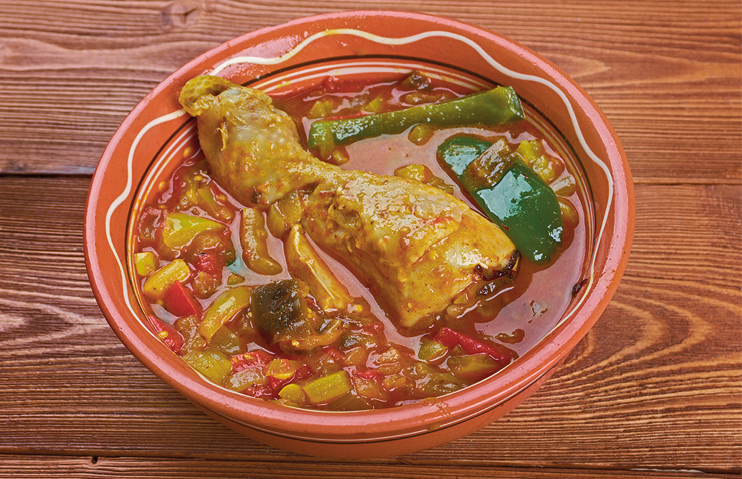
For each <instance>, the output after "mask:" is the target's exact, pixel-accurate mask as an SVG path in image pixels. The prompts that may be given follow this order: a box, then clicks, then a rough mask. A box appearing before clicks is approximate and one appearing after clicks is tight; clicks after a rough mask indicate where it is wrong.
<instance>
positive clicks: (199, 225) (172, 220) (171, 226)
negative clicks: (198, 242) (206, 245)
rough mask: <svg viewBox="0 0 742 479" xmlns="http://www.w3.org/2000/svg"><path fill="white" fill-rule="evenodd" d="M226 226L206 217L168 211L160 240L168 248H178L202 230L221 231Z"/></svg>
mask: <svg viewBox="0 0 742 479" xmlns="http://www.w3.org/2000/svg"><path fill="white" fill-rule="evenodd" d="M226 228H227V227H226V225H223V224H222V223H218V222H216V221H214V220H210V219H208V218H203V217H200V216H193V215H188V214H185V213H170V214H168V215H167V218H166V219H165V224H164V225H163V227H162V242H163V243H164V244H165V246H167V247H168V248H170V249H180V248H183V247H184V246H186V245H187V244H188V243H190V242H191V240H193V238H195V237H196V236H198V235H199V234H200V233H203V232H204V231H223V230H224V229H226Z"/></svg>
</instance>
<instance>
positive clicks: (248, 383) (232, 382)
mask: <svg viewBox="0 0 742 479" xmlns="http://www.w3.org/2000/svg"><path fill="white" fill-rule="evenodd" d="M267 383H268V379H267V378H266V377H265V376H264V375H263V372H262V371H261V370H260V369H259V368H246V369H241V370H239V371H237V372H235V373H232V374H229V375H228V376H226V377H225V378H224V381H223V383H222V384H223V386H224V387H226V388H229V389H233V390H235V391H240V392H242V391H245V390H246V389H249V388H254V387H256V386H263V385H265V384H267Z"/></svg>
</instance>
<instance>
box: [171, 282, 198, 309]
mask: <svg viewBox="0 0 742 479" xmlns="http://www.w3.org/2000/svg"><path fill="white" fill-rule="evenodd" d="M163 303H164V304H163V305H164V306H165V309H167V310H168V311H169V312H170V313H172V314H174V315H175V316H190V315H199V314H201V303H199V302H198V300H196V298H194V297H193V293H192V292H191V290H190V289H188V288H186V287H185V286H183V283H181V282H179V281H176V282H174V283H173V284H172V285H171V286H170V287H169V288H168V289H167V291H165V295H164V296H163Z"/></svg>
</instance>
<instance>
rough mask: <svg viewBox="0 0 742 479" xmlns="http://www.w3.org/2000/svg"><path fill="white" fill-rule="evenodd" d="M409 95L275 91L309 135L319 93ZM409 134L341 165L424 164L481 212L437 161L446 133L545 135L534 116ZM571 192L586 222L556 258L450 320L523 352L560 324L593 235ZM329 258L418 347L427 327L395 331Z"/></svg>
mask: <svg viewBox="0 0 742 479" xmlns="http://www.w3.org/2000/svg"><path fill="white" fill-rule="evenodd" d="M432 91H434V92H441V93H442V94H443V95H444V97H446V98H453V97H460V96H463V95H465V94H467V93H470V92H468V91H461V89H460V88H458V89H457V86H456V85H453V86H452V87H451V85H449V84H445V85H442V83H435V82H434V83H433V90H432ZM404 94H405V92H404V91H399V90H398V89H397V88H395V83H392V82H390V83H384V84H376V85H371V86H366V85H362V84H357V83H356V84H347V85H341V86H340V87H339V88H338V91H334V92H333V91H330V92H326V91H324V89H323V88H322V87H319V88H317V89H313V90H308V91H305V92H300V93H298V94H295V95H290V96H283V97H280V98H277V99H276V101H275V103H276V106H278V107H279V108H281V109H284V110H285V111H287V112H288V113H290V114H291V115H292V116H294V118H295V119H296V122H297V125H298V126H299V130H300V134H301V135H302V136H303V138H306V134H307V132H308V131H309V128H310V127H311V124H312V123H313V122H314V121H316V119H310V118H308V117H307V115H308V113H309V110H310V109H311V106H312V105H313V104H314V102H315V101H317V100H320V99H322V98H326V97H335V98H339V99H340V100H339V101H337V102H336V103H338V104H340V105H344V106H346V107H347V106H349V105H351V104H352V101H353V98H354V97H366V98H368V97H373V96H375V95H380V96H382V97H384V98H385V99H386V100H387V101H386V104H385V109H384V110H383V111H387V110H393V109H399V108H403V107H406V106H409V105H406V104H404V101H403V95H404ZM341 116H342V115H341ZM408 133H409V130H408V131H407V132H404V133H401V134H398V135H383V136H381V137H376V138H369V139H365V140H360V141H357V142H355V143H352V144H350V145H347V146H345V151H346V152H347V155H348V162H347V163H345V164H343V165H342V168H344V169H348V170H353V169H355V170H364V171H369V172H372V173H376V174H380V175H394V171H395V170H397V169H398V168H401V167H403V166H406V165H412V164H422V165H425V166H426V167H427V168H429V169H430V170H431V171H432V173H433V174H434V175H435V176H437V177H438V178H441V179H443V180H444V181H445V182H446V183H447V184H449V185H452V186H453V187H454V195H455V196H456V197H457V198H459V199H460V200H463V201H464V202H466V203H467V204H468V205H469V206H470V207H472V208H473V209H474V210H477V211H479V207H478V206H477V205H476V204H475V203H474V202H473V201H472V200H471V198H470V197H469V196H468V194H467V193H466V192H465V191H462V189H461V188H460V187H459V185H458V183H457V182H456V180H455V179H454V178H452V177H451V176H450V175H449V174H448V172H447V171H446V170H444V168H442V167H441V165H440V164H439V163H438V160H437V157H436V150H437V148H438V146H439V145H441V144H442V143H443V142H445V141H446V139H448V138H450V137H452V136H455V135H459V134H468V135H473V136H477V137H481V138H483V139H486V140H489V141H493V142H494V141H495V140H496V139H498V138H505V139H506V140H507V141H508V143H509V144H510V145H511V147H513V149H515V147H517V145H518V143H519V142H521V141H527V140H533V139H544V135H543V134H541V132H540V131H539V128H538V127H537V126H536V125H534V124H533V123H531V122H528V120H526V121H525V122H521V123H519V124H517V125H509V126H507V127H503V128H493V129H483V128H474V127H461V128H445V129H440V130H435V131H434V132H433V134H432V136H431V137H430V138H429V139H428V140H427V141H426V142H424V143H422V144H415V143H413V142H411V141H410V140H409V139H408ZM544 145H545V147H546V151H547V152H548V153H549V154H550V155H551V156H553V157H555V158H558V159H559V160H560V161H561V162H562V163H564V164H565V166H567V168H565V170H564V172H562V174H561V176H560V177H564V176H568V175H572V176H574V174H575V173H574V172H573V171H570V170H571V168H569V166H570V165H569V164H567V162H565V160H564V158H562V156H561V155H559V154H558V152H557V150H556V148H555V147H554V146H553V145H551V144H550V143H549V142H547V141H545V142H544ZM567 199H568V200H569V201H570V202H571V203H572V204H573V205H574V207H575V209H576V210H577V213H578V215H579V218H580V221H579V223H578V224H577V225H576V227H575V228H574V229H572V228H565V230H564V233H563V237H562V244H561V245H560V246H559V248H558V250H557V252H556V254H555V255H554V256H553V258H552V259H551V261H550V262H549V263H548V264H545V265H544V264H535V263H533V262H530V261H528V260H527V259H526V258H525V257H521V258H520V265H519V271H518V273H517V275H516V279H515V281H514V283H513V284H510V285H506V286H505V287H504V288H502V289H501V290H500V291H499V292H498V293H496V295H495V296H494V297H490V298H489V300H488V301H486V302H485V303H483V304H482V305H481V307H472V308H470V309H469V311H467V312H466V313H464V314H463V315H461V316H459V317H457V318H455V319H453V321H452V323H455V324H456V328H457V329H459V330H461V331H462V332H465V333H469V334H475V335H481V336H483V337H484V338H486V339H491V340H494V341H499V342H500V343H501V344H503V345H504V346H506V347H507V348H510V349H511V350H513V351H515V352H516V353H517V354H518V355H519V356H520V355H522V354H523V353H525V352H526V351H528V350H529V349H530V348H532V347H533V346H535V345H536V344H537V343H538V342H539V341H540V340H541V339H542V338H543V337H544V336H545V335H546V334H548V332H549V331H551V330H552V329H553V328H554V327H555V326H556V325H557V324H558V322H559V320H560V319H561V318H562V316H563V315H564V313H565V312H566V310H567V308H568V306H569V304H570V302H571V301H572V298H573V294H572V290H573V287H574V286H575V285H577V284H578V283H579V282H580V280H581V277H582V274H583V269H584V268H583V265H584V262H585V252H586V242H587V232H586V226H585V225H586V223H587V221H586V219H587V218H586V214H585V211H584V210H585V208H584V200H583V199H582V198H581V197H580V195H579V194H578V193H574V194H572V195H571V196H569V197H567ZM318 250H319V248H318ZM319 251H320V252H321V250H319ZM323 257H324V258H325V260H326V261H327V262H328V263H330V264H332V266H333V267H334V269H335V271H337V272H338V277H339V278H340V279H341V281H342V282H343V284H345V285H347V286H348V288H349V290H350V291H351V294H357V295H362V296H364V297H365V298H366V299H367V300H368V301H369V303H370V304H371V305H372V307H373V309H374V313H376V315H377V316H378V317H379V318H380V319H382V321H384V323H385V326H386V334H387V337H388V338H389V340H390V342H395V343H398V344H400V345H403V346H407V347H409V348H411V349H413V350H416V349H417V348H418V347H419V342H420V339H421V338H422V336H423V335H422V334H417V335H413V336H408V335H406V334H405V333H407V334H410V333H409V332H405V331H402V332H400V331H397V328H395V327H394V325H393V324H392V323H391V321H390V320H389V319H388V318H387V317H386V315H385V314H384V313H383V309H382V308H381V307H380V306H379V305H378V303H377V302H376V300H375V299H374V297H373V295H372V294H371V293H370V292H369V291H368V290H367V288H365V287H364V286H363V285H362V284H361V283H360V282H359V281H358V279H357V278H356V277H355V276H353V275H352V274H351V273H350V272H349V271H347V269H345V268H344V267H342V265H340V264H339V263H338V262H337V261H335V260H334V259H333V258H331V257H329V256H328V255H326V254H323ZM336 268H337V269H336Z"/></svg>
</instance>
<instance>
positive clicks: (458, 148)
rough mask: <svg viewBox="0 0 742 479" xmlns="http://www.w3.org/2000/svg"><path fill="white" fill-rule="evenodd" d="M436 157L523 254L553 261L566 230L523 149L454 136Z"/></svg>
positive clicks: (553, 200) (552, 197) (550, 194)
mask: <svg viewBox="0 0 742 479" xmlns="http://www.w3.org/2000/svg"><path fill="white" fill-rule="evenodd" d="M485 147H486V148H485ZM438 155H439V157H440V158H441V160H442V161H443V162H444V163H445V164H446V165H447V166H448V167H449V168H450V169H451V170H452V171H453V172H454V173H455V174H456V175H457V176H458V178H459V179H460V180H461V183H462V184H463V185H464V187H465V188H466V189H467V190H468V191H469V193H470V194H471V195H472V197H473V198H474V200H475V201H476V202H477V204H479V206H480V207H482V209H483V210H484V212H485V213H486V214H487V216H489V217H490V218H491V219H492V220H493V221H494V222H495V223H496V224H497V225H498V226H500V227H501V228H503V230H504V231H505V234H507V235H508V237H509V238H510V239H511V240H512V241H513V243H515V246H516V247H517V248H518V251H520V252H521V254H523V255H524V256H526V257H527V258H529V259H530V260H532V261H537V262H545V261H548V260H549V258H550V257H551V255H552V254H553V253H554V251H555V250H556V247H557V245H558V244H560V243H561V237H562V231H563V230H564V224H563V222H562V215H561V213H560V210H559V202H558V201H557V197H556V195H555V194H554V191H552V190H551V188H549V186H548V185H546V183H544V181H543V180H542V179H541V178H540V177H539V176H538V175H537V174H535V173H534V171H533V170H532V169H530V168H529V167H528V166H527V165H526V164H525V163H524V162H523V160H522V157H521V156H520V154H519V153H517V152H513V151H512V150H511V149H510V147H509V146H508V145H507V143H506V142H505V140H500V141H498V142H496V143H495V144H494V145H493V144H491V143H489V142H486V141H483V140H479V139H473V138H467V137H455V138H453V139H451V140H448V141H447V142H445V143H443V144H442V145H441V146H440V147H439V148H438Z"/></svg>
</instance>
